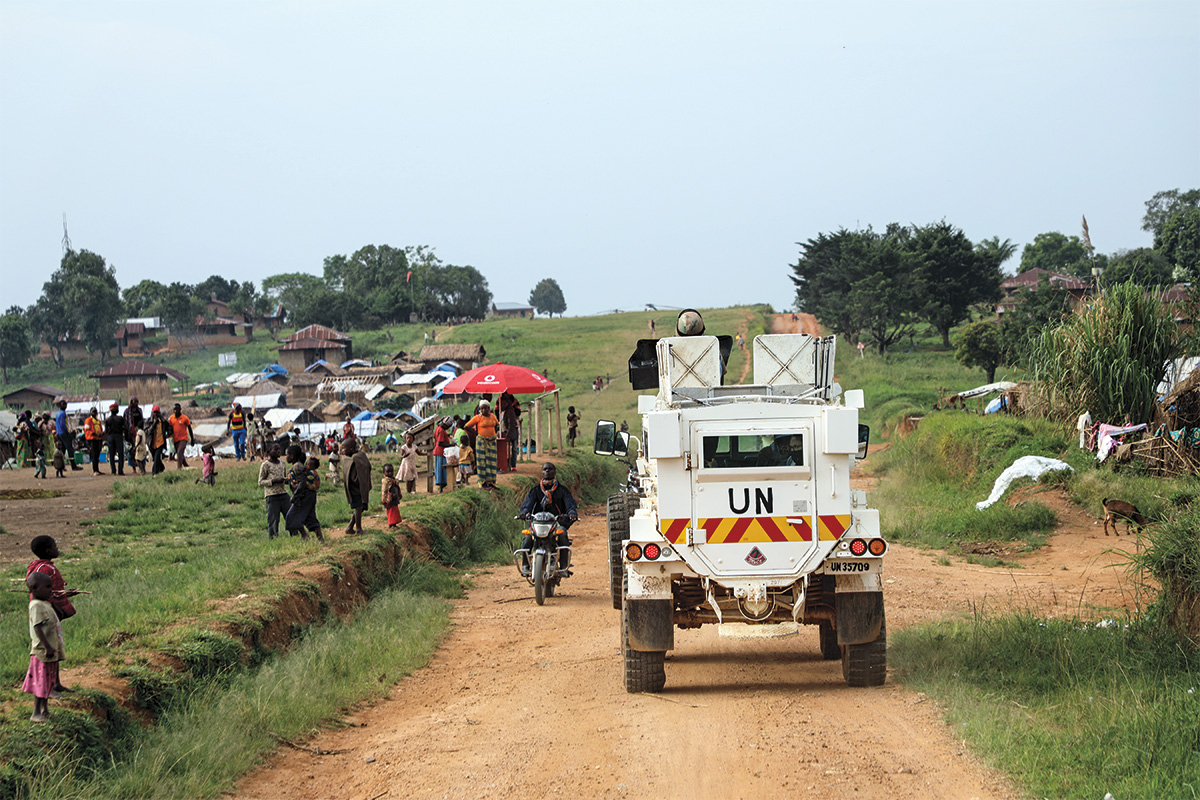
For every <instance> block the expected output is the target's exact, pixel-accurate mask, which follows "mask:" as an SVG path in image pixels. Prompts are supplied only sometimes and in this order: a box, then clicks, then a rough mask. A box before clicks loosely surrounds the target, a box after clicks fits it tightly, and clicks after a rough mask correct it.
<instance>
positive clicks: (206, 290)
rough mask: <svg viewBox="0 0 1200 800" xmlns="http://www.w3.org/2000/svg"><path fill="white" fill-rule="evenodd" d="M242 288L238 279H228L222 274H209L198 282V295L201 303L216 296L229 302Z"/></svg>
mask: <svg viewBox="0 0 1200 800" xmlns="http://www.w3.org/2000/svg"><path fill="white" fill-rule="evenodd" d="M240 288H241V284H239V283H238V282H237V281H231V280H227V279H226V278H222V277H221V276H220V275H209V276H208V277H207V278H205V279H204V280H202V281H200V283H197V284H196V296H197V297H199V298H200V302H201V303H207V302H208V301H209V300H211V299H212V298H214V297H215V298H217V299H218V300H220V301H221V302H222V303H228V302H229V301H231V300H233V297H234V295H236V294H237V293H238V290H239V289H240Z"/></svg>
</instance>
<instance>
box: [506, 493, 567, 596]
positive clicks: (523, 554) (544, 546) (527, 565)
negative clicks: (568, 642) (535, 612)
mask: <svg viewBox="0 0 1200 800" xmlns="http://www.w3.org/2000/svg"><path fill="white" fill-rule="evenodd" d="M516 519H521V517H516ZM564 519H566V517H563V518H561V519H560V518H559V517H556V516H555V515H554V514H552V513H550V512H549V511H539V512H537V513H536V514H534V515H533V516H532V517H530V519H529V527H528V528H526V529H525V530H524V531H523V532H522V533H523V534H524V535H525V536H532V537H533V543H532V547H531V548H530V549H528V550H527V549H525V548H521V549H519V550H515V551H513V561H514V563H516V565H517V571H518V572H520V573H521V575H522V577H524V578H525V580H527V581H529V583H530V585H531V586H533V599H534V600H536V601H537V604H538V605H539V606H540V605H543V604H545V602H546V598H547V597H553V596H554V590H555V588H556V587H557V586H558V585H559V583H561V582H562V579H563V578H566V577H568V576H569V575H570V574H571V573H570V570H569V569H567V568H566V567H559V563H560V558H559V556H560V554H561V555H565V556H566V558H564V559H561V560H562V561H566V562H567V564H570V563H571V548H570V547H568V546H563V547H559V545H558V537H559V534H563V533H566V527H564V525H563V520H564Z"/></svg>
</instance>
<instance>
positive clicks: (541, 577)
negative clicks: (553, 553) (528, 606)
mask: <svg viewBox="0 0 1200 800" xmlns="http://www.w3.org/2000/svg"><path fill="white" fill-rule="evenodd" d="M533 599H534V600H536V601H537V604H538V605H539V606H540V605H542V604H543V603H545V602H546V554H545V553H544V552H543V551H541V550H538V551H537V552H535V553H534V554H533Z"/></svg>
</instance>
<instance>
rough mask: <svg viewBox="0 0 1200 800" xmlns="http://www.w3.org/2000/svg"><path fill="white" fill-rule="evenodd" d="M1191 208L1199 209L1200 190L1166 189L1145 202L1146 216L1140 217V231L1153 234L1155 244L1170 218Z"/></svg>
mask: <svg viewBox="0 0 1200 800" xmlns="http://www.w3.org/2000/svg"><path fill="white" fill-rule="evenodd" d="M1193 208H1200V189H1189V190H1188V191H1186V192H1181V191H1179V190H1178V189H1168V190H1167V191H1165V192H1159V193H1158V194H1156V195H1154V197H1151V198H1150V199H1149V200H1147V201H1146V215H1145V216H1144V217H1142V230H1144V231H1149V232H1150V233H1153V234H1154V241H1155V243H1156V244H1157V242H1158V237H1159V236H1161V235H1162V231H1163V228H1164V227H1165V226H1166V224H1167V221H1168V220H1170V219H1171V217H1173V216H1175V215H1176V214H1178V213H1180V212H1181V211H1187V210H1189V209H1193Z"/></svg>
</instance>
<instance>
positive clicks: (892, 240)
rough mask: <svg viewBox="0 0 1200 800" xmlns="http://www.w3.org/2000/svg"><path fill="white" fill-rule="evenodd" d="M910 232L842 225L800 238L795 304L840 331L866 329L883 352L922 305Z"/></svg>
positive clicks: (849, 333)
mask: <svg viewBox="0 0 1200 800" xmlns="http://www.w3.org/2000/svg"><path fill="white" fill-rule="evenodd" d="M909 234H910V231H909V229H907V228H904V227H902V226H900V225H895V224H893V225H889V226H888V229H887V231H886V232H885V233H882V234H880V233H876V232H875V231H873V230H871V229H870V228H867V229H866V230H865V231H848V230H846V229H845V228H843V229H841V230H839V231H837V232H836V233H834V234H824V233H821V234H818V235H817V237H816V238H815V239H809V240H808V241H807V242H803V243H801V245H800V250H801V252H800V257H799V258H798V259H797V261H796V263H795V264H793V265H792V271H793V272H794V273H795V274H794V275H793V276H792V283H793V284H794V285H795V286H796V308H797V310H799V311H806V312H808V313H811V314H814V315H816V317H817V318H818V319H819V320H821V323H822V324H824V325H826V326H827V327H829V328H831V329H832V330H833V331H834V332H835V333H839V334H841V335H843V336H852V335H858V334H860V333H861V332H862V331H866V332H867V333H868V335H869V338H870V339H871V340H872V342H874V344H875V347H876V349H877V350H878V351H879V352H880V353H883V352H886V351H887V348H888V347H889V346H891V345H892V344H894V343H895V342H897V341H899V340H900V339H901V338H903V337H905V336H907V335H908V334H909V333H910V332H911V331H912V326H913V324H914V323H915V322H916V319H917V314H918V311H919V310H920V308H921V306H922V302H921V294H920V282H919V281H918V280H917V273H916V270H915V269H914V262H913V259H912V258H911V256H910V254H909V253H908V251H907V247H908V245H907V240H908V239H909Z"/></svg>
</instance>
